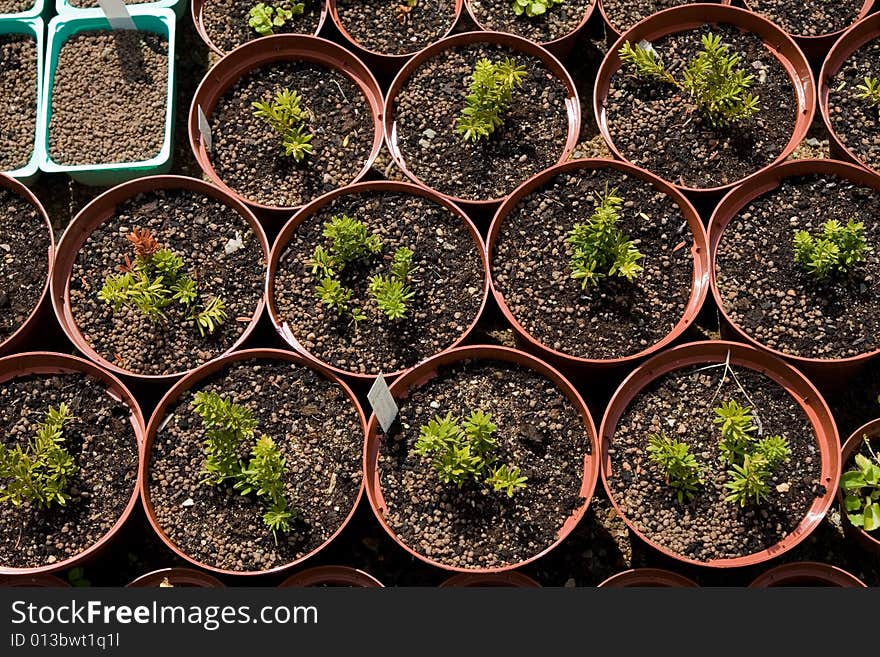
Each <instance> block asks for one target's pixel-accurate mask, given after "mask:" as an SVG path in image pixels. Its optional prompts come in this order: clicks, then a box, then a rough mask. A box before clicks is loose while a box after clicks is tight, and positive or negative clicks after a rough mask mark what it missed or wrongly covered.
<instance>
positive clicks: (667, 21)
mask: <svg viewBox="0 0 880 657" xmlns="http://www.w3.org/2000/svg"><path fill="white" fill-rule="evenodd" d="M707 23H726V24H730V25H734V26H736V27H738V28H740V29H741V30H744V31H746V32H751V33H753V34H755V35H757V36H759V37H760V38H761V39H763V40H764V43H765V45H766V46H767V47H768V49H769V50H770V51H771V52H772V53H773V54H774V55H775V56H776V58H777V59H778V60H779V63H780V64H781V65H782V66H783V67H784V68H785V70H786V71H787V72H788V74H789V77H790V78H791V82H792V85H793V86H794V92H795V95H796V98H797V107H798V109H797V115H796V117H795V125H794V130H793V132H792V135H791V139H790V140H789V141H788V144H787V145H786V146H785V148H783V149H782V152H781V153H780V154H779V155H778V156H777V157H776V159H774V160H773V161H772V162H770V163H769V164H767V165H766V166H764V167H762V168H760V169H758V170H757V171H755V172H754V173H752V174H749V175H748V176H746V177H745V178H742V179H740V180H734V181H733V182H730V183H728V184H726V185H719V186H717V187H688V186H686V185H675V186H676V187H677V188H678V189H680V190H681V191H683V192H685V193H686V194H691V195H696V196H703V197H706V196H712V195H717V194H720V193H722V192H725V191H727V190H729V189H731V188H733V187H735V186H736V185H740V184H742V183H744V182H746V181H748V180H750V179H751V178H752V177H754V176H756V175H757V174H759V173H761V172H762V171H765V170H766V169H769V168H770V167H772V166H774V165H775V164H778V163H779V162H782V161H783V160H785V158H786V157H788V155H789V154H791V152H792V151H794V149H795V148H796V147H797V146H798V144H800V143H801V141H802V140H803V139H804V137H805V136H806V134H807V130H809V128H810V123H811V122H812V120H813V113H814V111H815V106H816V86H815V84H814V82H813V74H812V71H811V70H810V65H809V63H808V62H807V59H806V57H804V54H803V52H801V49H800V48H799V47H798V46H797V44H796V43H795V42H794V41H793V40H792V38H791V37H790V36H788V35H787V34H786V33H785V32H783V31H782V30H781V29H780V28H779V27H778V26H777V25H775V24H774V23H771V22H770V21H768V20H767V19H765V18H761V17H760V16H758V15H757V14H753V13H752V12H750V11H747V10H745V9H738V8H736V7H730V6H726V5H717V4H705V3H703V4H695V5H683V6H681V7H673V8H671V9H665V10H663V11H660V12H657V13H656V14H654V15H653V16H649V17H648V18H646V19H645V20H643V21H641V22H640V23H637V24H636V25H635V26H634V27H632V28H631V29H630V30H628V31H627V32H625V33H624V34H623V35H621V37H620V38H619V39H618V40H617V41H616V42H615V43H614V45H613V46H612V47H611V48H610V49H609V50H608V52H607V54H606V55H605V58H604V59H603V60H602V64H601V66H600V67H599V72H598V73H597V74H596V86H595V88H594V92H593V111H594V112H595V114H596V119H597V121H598V123H599V132H600V133H601V134H602V137H603V138H604V139H605V142H606V143H607V144H608V148H609V149H611V152H612V153H614V156H615V157H617V158H619V159H621V160H624V161H626V157H624V155H623V154H622V153H621V152H620V151H619V150H617V147H616V146H615V145H614V142H613V141H612V139H611V133H610V132H609V130H608V117H607V115H606V112H605V99H606V98H607V96H608V89H609V86H610V83H611V77H612V76H613V75H614V74H615V73H616V72H617V71H618V70H619V69H620V68H621V61H620V56H619V55H618V51H619V50H620V48H621V47H622V46H623V44H624V43H625V42H626V41H630V42H632V43H638V42H639V41H642V40H647V41H651V42H653V41H656V40H657V39H659V38H661V37H663V36H666V35H667V34H674V33H677V32H683V31H686V30H691V29H695V28H697V27H700V26H702V25H705V24H707ZM672 184H675V183H672Z"/></svg>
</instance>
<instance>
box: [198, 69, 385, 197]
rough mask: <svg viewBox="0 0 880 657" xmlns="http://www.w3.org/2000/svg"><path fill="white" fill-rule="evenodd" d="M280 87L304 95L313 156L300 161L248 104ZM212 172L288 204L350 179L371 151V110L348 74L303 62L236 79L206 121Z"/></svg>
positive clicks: (241, 189) (246, 191) (252, 193)
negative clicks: (211, 138) (209, 140)
mask: <svg viewBox="0 0 880 657" xmlns="http://www.w3.org/2000/svg"><path fill="white" fill-rule="evenodd" d="M283 89H289V90H290V91H297V92H298V93H300V94H301V95H302V103H301V106H302V107H304V108H306V109H308V110H309V113H310V116H311V118H310V120H309V121H308V122H307V129H308V131H309V132H310V133H311V134H312V135H313V139H312V141H311V144H312V147H313V148H314V153H313V154H312V155H309V156H307V157H306V159H305V160H304V161H302V162H299V163H297V162H295V161H294V159H293V157H288V156H286V155H285V154H284V148H283V146H282V143H281V136H280V135H279V134H278V133H277V132H275V131H274V130H273V129H272V128H271V127H269V125H267V124H266V123H265V122H264V120H263V119H261V118H260V117H258V116H255V115H254V109H253V107H252V105H251V104H252V103H253V102H254V101H257V100H263V101H266V102H269V101H271V100H273V99H274V98H275V94H276V93H278V92H280V91H281V90H283ZM209 121H210V124H211V134H212V137H213V140H214V150H213V153H212V154H211V164H212V165H213V167H214V170H215V171H216V173H217V175H218V176H219V177H220V179H222V180H223V182H225V183H226V184H227V185H229V186H230V187H231V188H232V189H235V190H236V191H237V192H238V193H239V194H241V195H242V196H244V197H245V198H247V199H249V200H251V201H255V202H257V203H261V204H263V205H270V206H274V207H293V206H298V205H303V204H305V203H308V202H309V201H311V200H312V199H314V198H316V197H318V196H320V195H322V194H325V193H327V192H330V191H332V190H334V189H336V188H338V187H344V186H345V185H347V184H349V183H351V182H352V181H354V179H355V178H356V177H357V176H358V174H360V173H361V171H362V170H363V168H364V166H365V165H366V163H367V160H368V159H369V156H370V151H371V149H372V147H373V136H374V124H373V114H372V112H371V110H370V105H369V103H368V101H367V99H366V97H365V96H364V94H363V92H362V91H361V89H360V87H359V86H358V85H357V84H356V83H355V82H354V81H353V80H351V79H350V78H349V77H347V76H346V75H344V74H342V73H340V72H338V71H335V70H332V69H329V68H325V67H323V66H320V65H317V64H312V63H308V62H284V63H280V64H278V63H276V64H270V65H266V66H261V67H260V68H258V69H256V70H254V71H251V72H249V73H247V74H246V75H245V76H244V77H242V78H241V79H240V80H238V81H237V82H235V83H234V84H233V85H232V86H231V87H230V88H229V90H227V92H226V93H225V94H224V95H223V96H222V97H221V98H220V100H219V101H217V105H216V107H215V108H214V111H213V112H212V114H211V116H210V117H209Z"/></svg>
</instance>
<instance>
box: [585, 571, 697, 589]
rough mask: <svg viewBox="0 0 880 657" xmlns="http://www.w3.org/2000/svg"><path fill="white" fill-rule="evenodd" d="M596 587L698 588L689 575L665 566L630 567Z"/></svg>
mask: <svg viewBox="0 0 880 657" xmlns="http://www.w3.org/2000/svg"><path fill="white" fill-rule="evenodd" d="M596 586H597V587H598V588H634V587H639V586H653V587H668V588H688V589H694V588H700V585H699V584H697V583H696V582H695V581H694V580H692V579H691V578H690V577H685V576H684V575H681V574H679V573H677V572H675V571H673V570H667V569H666V568H630V569H629V570H624V571H621V572H619V573H617V574H615V575H612V576H611V577H607V578H606V579H604V580H603V581H602V582H600V583H599V584H597V585H596Z"/></svg>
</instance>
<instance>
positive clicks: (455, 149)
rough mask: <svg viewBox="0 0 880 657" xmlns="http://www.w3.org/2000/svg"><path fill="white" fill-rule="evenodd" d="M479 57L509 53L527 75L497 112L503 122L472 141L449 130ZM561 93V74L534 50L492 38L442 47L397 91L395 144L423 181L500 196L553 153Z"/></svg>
mask: <svg viewBox="0 0 880 657" xmlns="http://www.w3.org/2000/svg"><path fill="white" fill-rule="evenodd" d="M483 57H487V58H489V59H491V60H492V61H499V60H502V59H504V58H505V57H511V58H513V59H514V60H515V61H516V63H517V64H519V65H523V66H525V67H526V72H527V75H526V77H525V79H524V80H523V83H522V86H521V87H519V88H517V89H516V90H514V92H513V101H512V102H511V104H510V107H509V108H508V110H507V111H506V112H505V113H504V114H503V115H502V117H501V118H502V120H503V121H504V124H503V125H502V126H501V127H500V128H497V129H496V130H495V132H494V133H493V134H492V135H490V136H489V138H488V139H482V140H480V141H479V143H476V144H474V143H472V142H465V141H464V140H463V139H462V137H461V136H460V135H457V134H456V133H455V123H456V119H458V117H459V116H460V115H461V111H462V110H463V109H464V107H465V98H466V96H467V95H468V93H469V92H468V87H469V85H470V80H471V74H472V73H473V69H474V66H475V65H476V63H477V61H479V60H480V59H481V58H483ZM567 98H568V90H567V89H566V87H565V85H564V84H563V82H562V81H561V80H560V79H558V78H557V77H556V76H554V75H553V74H552V73H551V72H550V71H549V70H548V69H547V67H546V66H545V65H544V63H543V62H542V61H541V60H540V59H538V58H537V57H532V56H531V55H526V54H524V53H522V52H517V51H514V50H511V49H509V48H506V47H503V46H500V45H496V44H490V43H479V44H474V45H469V46H462V47H459V48H455V49H453V50H446V51H444V52H442V53H440V54H438V55H436V56H435V57H432V58H431V59H429V60H428V61H426V62H424V63H423V64H422V65H421V66H420V67H419V68H418V69H416V71H415V72H414V73H413V75H412V76H411V77H410V78H409V79H408V80H407V81H406V82H405V83H404V84H403V86H402V87H401V89H400V92H399V93H398V94H397V97H396V99H395V101H394V107H393V110H392V111H393V112H394V121H395V123H396V125H397V145H398V147H399V149H400V153H401V155H402V157H403V159H404V160H405V161H406V165H407V167H408V168H409V170H410V171H411V172H412V173H413V174H414V175H415V176H417V177H418V178H419V180H421V181H422V182H423V183H425V184H426V185H428V186H429V187H431V188H433V189H436V190H438V191H440V192H442V193H444V194H449V195H452V196H456V197H458V198H467V199H475V200H489V199H493V198H499V197H502V196H506V195H507V194H508V193H510V192H511V191H512V190H513V189H514V188H515V187H516V186H517V185H519V184H520V183H521V182H522V181H524V180H526V179H527V178H530V177H531V176H532V175H534V174H536V173H538V172H539V171H542V170H543V169H546V168H547V167H549V166H551V165H553V164H555V163H556V162H558V161H559V158H560V157H561V155H562V151H563V149H564V147H565V143H566V138H567V135H568V111H567V109H566V101H567Z"/></svg>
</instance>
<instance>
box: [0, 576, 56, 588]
mask: <svg viewBox="0 0 880 657" xmlns="http://www.w3.org/2000/svg"><path fill="white" fill-rule="evenodd" d="M23 587H29V588H39V589H44V588H63V589H69V588H70V583H69V582H65V581H64V580H63V579H61V578H60V577H55V575H6V576H3V577H0V589H5V588H23Z"/></svg>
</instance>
